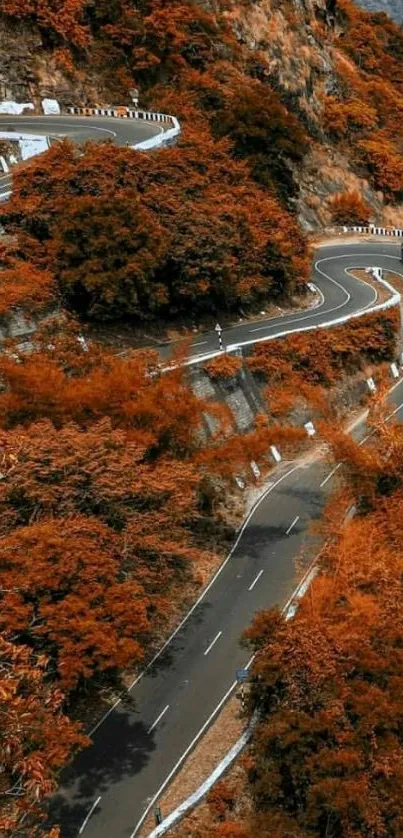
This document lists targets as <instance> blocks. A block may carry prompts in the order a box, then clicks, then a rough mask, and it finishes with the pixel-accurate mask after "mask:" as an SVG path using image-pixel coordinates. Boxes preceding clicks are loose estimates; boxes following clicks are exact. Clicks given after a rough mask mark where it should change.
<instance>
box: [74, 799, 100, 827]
mask: <svg viewBox="0 0 403 838" xmlns="http://www.w3.org/2000/svg"><path fill="white" fill-rule="evenodd" d="M100 800H101V795H99V797H97V799H96V801H95V803H93V804H92V806H91V809H90V811H89V812H88V815H87V817H86V818H85V820H83V822H82V824H81V826H80V829H79V833H78V834H79V835H81V834H82V833H83V832H84V829H85V827H86V826H87V823H88V821H89V819H90V817H91V815H92V813H93V811H94V809H96V807H97V806H98V803H99V801H100Z"/></svg>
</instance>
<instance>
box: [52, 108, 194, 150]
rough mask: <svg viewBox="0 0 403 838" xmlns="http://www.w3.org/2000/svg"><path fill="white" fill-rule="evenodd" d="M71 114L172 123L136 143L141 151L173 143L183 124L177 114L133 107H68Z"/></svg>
mask: <svg viewBox="0 0 403 838" xmlns="http://www.w3.org/2000/svg"><path fill="white" fill-rule="evenodd" d="M67 112H68V113H69V114H72V115H75V116H104V117H108V116H109V117H113V118H114V119H138V120H144V122H159V123H162V124H163V125H170V126H171V127H170V128H167V129H166V130H165V129H164V130H163V131H161V132H160V133H159V134H156V135H155V136H154V137H150V139H148V140H143V141H142V142H140V143H136V144H135V145H134V146H132V148H137V149H139V150H140V151H147V150H148V149H152V148H158V147H161V146H164V145H169V144H170V143H172V142H173V141H174V140H175V139H176V137H178V136H179V134H180V133H181V126H180V123H179V121H178V120H177V118H176V116H170V115H169V114H166V113H157V112H153V111H139V110H134V109H132V108H126V107H122V108H73V107H71V108H67Z"/></svg>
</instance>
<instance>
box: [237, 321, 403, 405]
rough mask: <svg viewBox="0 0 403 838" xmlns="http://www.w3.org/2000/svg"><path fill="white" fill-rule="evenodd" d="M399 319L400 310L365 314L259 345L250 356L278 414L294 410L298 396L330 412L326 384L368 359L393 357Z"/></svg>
mask: <svg viewBox="0 0 403 838" xmlns="http://www.w3.org/2000/svg"><path fill="white" fill-rule="evenodd" d="M398 323H399V313H398V310H397V309H389V310H388V311H385V312H382V313H381V314H375V315H365V316H364V317H360V318H359V319H357V320H356V321H352V322H350V323H346V324H345V325H340V326H337V327H334V328H332V329H318V330H316V331H314V332H307V333H306V334H296V335H290V336H289V337H286V338H281V339H279V340H275V341H270V342H267V343H260V344H257V345H256V346H255V347H253V349H252V350H251V352H250V354H249V357H248V358H247V364H248V367H249V369H250V370H251V372H253V373H254V374H255V375H257V377H258V379H260V381H261V382H262V383H264V384H265V385H266V399H267V404H268V407H269V410H270V412H271V413H272V414H273V415H274V416H277V417H279V416H282V415H286V414H287V413H289V411H290V409H291V408H292V407H293V406H295V405H296V404H297V402H298V400H302V401H305V402H308V403H309V404H311V406H314V407H316V409H318V411H319V412H326V405H327V399H326V392H325V391H326V389H328V388H330V387H334V386H336V385H337V384H338V383H339V382H340V381H341V380H342V378H343V376H344V375H346V374H347V375H351V374H354V373H356V372H358V371H360V370H364V369H365V366H366V365H367V364H368V363H382V362H383V361H387V360H393V358H394V357H395V349H396V335H397V330H398Z"/></svg>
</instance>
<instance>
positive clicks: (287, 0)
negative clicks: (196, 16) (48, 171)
mask: <svg viewBox="0 0 403 838" xmlns="http://www.w3.org/2000/svg"><path fill="white" fill-rule="evenodd" d="M83 2H84V0H83ZM153 2H155V3H156V0H149V2H148V3H145V4H144V8H147V9H148V10H149V8H151V7H152V3H153ZM182 2H183V4H184V5H183V9H185V12H183V13H179V12H177V9H178V7H179V8H181V5H180V3H179V0H178V1H177V0H175V2H174V0H170V2H168V0H167V3H166V6H167V7H169V6H170V5H172V10H173V15H172V18H173V17H174V13H177V18H176V19H175V27H179V26H180V25H181V22H182V20H181V19H180V15H181V14H183V15H184V16H185V13H186V8H188V7H189V4H188V2H187V0H182ZM119 3H120V5H121V6H122V9H124V8H125V0H117V5H119ZM346 3H347V0H197V2H196V0H194V5H192V9H197V8H199V9H200V7H201V8H202V10H203V13H204V12H206V14H208V15H210V17H211V20H212V21H213V24H212V26H211V33H210V34H209V43H210V42H211V41H214V39H215V38H216V37H217V43H218V47H217V49H215V50H214V48H213V50H212V55H213V56H214V59H213V61H212V60H211V59H210V60H209V63H207V64H205V66H204V67H203V71H202V72H200V68H199V65H198V64H197V62H195V61H194V60H193V62H192V56H190V52H191V50H190V51H189V53H187V52H186V50H185V48H183V51H182V53H181V55H180V62H181V63H179V61H178V65H177V66H178V67H181V69H180V70H179V71H178V72H177V73H176V71H175V72H174V73H172V71H170V72H171V75H169V73H167V74H166V75H165V77H164V73H163V72H162V73H161V74H160V75H159V76H156V77H155V81H154V83H153V82H152V81H151V82H150V76H149V75H148V74H147V73H148V71H147V72H144V70H143V76H142V78H141V80H140V85H141V88H142V96H143V101H146V102H147V104H148V105H149V106H150V107H151V108H152V107H153V106H154V107H157V108H158V109H166V108H171V107H172V108H175V107H178V115H180V116H181V118H182V114H181V113H180V106H181V103H182V102H183V101H185V99H186V97H188V98H189V95H190V92H191V95H192V106H193V105H194V104H195V96H194V93H193V90H194V87H195V85H196V75H197V74H199V75H198V76H197V84H200V91H201V94H200V95H201V96H202V93H203V86H202V82H203V84H205V85H206V88H208V89H209V90H214V91H215V92H217V90H218V89H220V91H221V92H222V88H221V87H220V85H221V79H220V75H219V73H220V71H219V70H217V69H215V68H216V67H219V66H220V64H223V63H224V61H225V60H226V62H227V65H228V64H229V63H230V62H231V61H232V58H228V55H229V53H226V49H225V46H224V47H223V43H224V42H223V40H222V38H221V42H220V36H221V35H222V31H221V28H220V27H221V26H222V21H223V20H224V21H225V23H226V25H227V26H228V29H229V31H230V32H231V37H232V35H235V38H236V41H237V43H238V45H239V47H240V52H241V56H242V57H241V59H240V61H239V63H238V64H237V65H236V67H235V68H234V74H235V73H236V74H237V78H238V79H240V81H242V76H241V73H242V72H243V73H244V74H245V76H246V77H247V78H248V79H249V80H250V79H251V77H252V78H257V79H259V81H260V82H263V84H264V85H266V84H267V88H266V89H267V90H268V95H269V91H270V90H274V91H276V93H278V94H279V96H280V98H281V102H282V103H283V104H284V105H285V106H286V108H287V109H288V111H289V112H290V113H292V114H293V115H296V116H297V117H298V119H299V121H300V123H301V124H302V126H303V127H304V130H305V131H306V133H307V135H308V136H309V147H310V151H309V153H308V154H307V155H306V156H305V158H304V162H303V164H301V165H298V167H297V166H296V165H295V166H294V173H295V179H296V180H298V184H299V194H298V195H297V196H296V197H293V198H291V199H290V202H291V203H292V202H293V203H294V208H295V209H296V211H297V213H298V215H299V218H300V221H301V224H302V226H303V227H304V229H306V230H314V229H315V228H317V227H319V226H322V225H326V224H329V222H330V220H331V214H330V206H331V200H332V197H333V196H334V195H335V193H340V192H343V191H346V190H349V191H352V190H353V191H358V192H359V193H360V194H361V195H362V196H363V197H364V198H365V200H366V201H367V202H368V203H369V204H370V206H371V208H372V211H373V217H374V219H377V220H379V221H384V222H388V221H390V220H391V217H392V218H393V220H394V221H396V223H397V222H399V223H400V221H403V212H402V213H400V210H399V209H396V207H393V210H388V209H387V208H386V207H385V203H384V197H383V195H382V193H381V192H380V191H377V190H376V189H375V188H374V187H373V186H372V187H371V186H370V183H369V179H367V172H368V169H366V168H365V166H362V165H357V162H356V160H354V155H353V154H352V153H351V149H348V148H346V144H345V143H343V137H340V138H336V139H334V137H333V138H331V136H330V134H329V131H328V130H327V129H326V127H325V126H324V111H325V104H324V103H325V101H326V100H328V99H329V97H334V99H335V101H336V112H337V108H338V102H339V101H340V102H341V103H342V104H343V103H344V102H348V101H349V92H348V85H349V74H350V77H351V79H352V80H357V77H358V75H359V73H360V69H357V66H356V65H355V64H354V54H353V53H351V51H350V54H349V53H348V51H347V52H346V50H345V49H344V50H343V44H344V43H345V36H346V30H345V22H343V8H344V6H345V4H346ZM361 5H363V6H366V7H367V8H374V7H382V8H386V7H388V11H390V12H397V13H398V15H400V17H403V0H388V2H386V0H361ZM84 6H85V2H84ZM156 7H158V8H161V9H162V12H161V14H162V13H164V11H165V4H157V3H156ZM108 8H109V7H108ZM121 20H122V17H120V18H119V21H121ZM122 25H125V23H124V21H123V24H122ZM136 25H137V24H136ZM169 25H171V18H168V23H167V21H165V20H164V21H163V22H162V23H161V29H160V30H159V31H157V30H156V35H155V44H157V45H158V43H160V42H161V37H162V36H161V31H162V32H163V33H165V32H166V31H167V27H168V28H169ZM10 27H11V28H10ZM110 28H111V27H110V26H109V29H110ZM40 31H41V30H40V29H37V28H35V27H34V26H32V23H24V24H23V23H22V22H21V21H20V20H18V21H14V22H13V21H10V19H9V18H1V17H0V46H1V48H2V49H1V50H0V98H2V99H6V98H12V99H17V100H18V99H19V100H20V101H21V100H26V101H28V100H29V99H30V100H31V101H34V102H35V103H38V104H39V101H40V99H41V98H42V97H44V96H50V97H54V98H56V99H58V100H59V101H60V102H61V103H62V104H67V103H74V104H79V103H81V104H86V103H103V104H109V103H111V102H112V100H113V99H115V103H116V104H117V103H118V102H117V100H118V99H119V98H120V100H121V101H120V102H119V103H121V104H123V103H124V102H125V101H128V93H127V89H128V84H127V77H128V76H127V73H126V70H124V71H123V70H122V68H121V67H120V68H119V71H118V72H117V71H116V70H115V69H114V67H113V65H111V67H112V70H111V71H109V76H108V75H107V73H105V74H104V75H102V72H101V70H100V69H99V68H100V64H99V63H98V65H97V63H96V60H92V58H91V49H93V55H94V58H95V59H96V58H97V50H98V58H99V50H100V48H101V47H100V44H101V46H102V45H103V48H104V49H105V43H104V42H103V41H97V40H96V38H97V37H99V33H98V34H97V32H95V30H94V32H93V34H92V37H93V43H92V45H91V48H90V49H89V50H88V51H87V56H86V55H85V53H81V54H80V53H78V52H77V50H76V51H74V49H72V53H71V56H72V57H73V58H74V56H75V58H74V61H75V66H74V68H73V65H72V67H71V68H70V69H69V68H68V66H67V65H66V54H65V53H66V50H64V52H63V62H64V64H63V62H61V60H60V52H61V51H60V49H57V50H55V49H50V48H49V45H48V44H45V42H44V41H43V33H42V34H40ZM136 31H137V30H135V29H134V30H133V32H129V33H128V38H129V36H130V37H131V38H132V41H133V46H132V47H131V55H133V54H134V53H137V54H139V55H140V58H141V61H142V62H143V63H144V52H146V50H145V49H143V43H146V40H145V39H146V38H147V32H146V30H145V31H144V37H143V41H142V42H141V49H139V44H138V43H137V41H136V38H137V37H138V36H137V35H136ZM195 32H196V30H195ZM220 33H221V35H220ZM182 34H183V33H182ZM157 35H158V38H157ZM169 37H170V38H171V37H172V38H174V39H175V38H176V33H175V32H174V31H173V32H172V33H171V31H169ZM181 37H182V36H181ZM193 37H194V39H195V44H196V40H197V37H198V36H197V33H196V34H194V35H193V34H192V32H191V31H190V34H189V32H188V31H187V32H185V34H184V35H183V43H186V39H187V38H188V43H189V46H190V47H192V43H191V42H192V38H193ZM177 40H178V43H179V42H180V39H179V38H178V39H177ZM150 43H151V47H150V49H151V50H152V49H154V50H155V56H154V54H153V60H154V57H155V64H154V65H153V64H152V63H151V64H150V68H151V70H150V74H151V75H152V73H153V67H154V66H160V67H162V69H164V68H163V64H164V62H165V65H166V66H167V58H166V56H167V55H168V53H169V50H170V49H171V48H172V43H171V42H170V41H169V40H167V43H166V52H165V53H164V52H162V53H161V52H158V48H156V47H155V46H154V43H153V42H152V41H150ZM10 44H12V47H10ZM180 49H182V46H180ZM114 50H115V53H114V60H115V61H116V66H118V64H119V61H121V59H122V56H123V62H122V63H124V62H126V63H127V62H128V61H129V60H130V58H129V52H128V49H126V52H122V56H120V54H119V53H118V51H117V47H116V44H115V46H114ZM78 56H79V57H78ZM80 56H81V57H80ZM189 56H190V57H189ZM216 56H218V58H216ZM176 58H177V56H175V60H176ZM214 60H216V65H214ZM341 64H343V67H344V69H343V77H341V75H340V65H341ZM97 68H98V69H97ZM189 68H190V70H189ZM131 72H132V77H131V79H130V82H131V86H133V85H134V81H136V82H137V79H136V78H135V77H136V74H137V69H136V64H135V62H134V63H133V66H132V68H131ZM214 72H215V75H214ZM226 72H227V71H226ZM119 73H120V75H119ZM189 73H191V74H192V73H193V76H192V78H191V77H190V75H189ZM186 74H188V75H186ZM227 75H228V73H227ZM212 76H214V78H213V82H214V85H215V87H214V88H212V87H211V85H212ZM112 79H113V80H114V85H115V86H114V87H113V85H112V81H111V80H112ZM116 79H118V82H116ZM346 80H347V81H346ZM359 84H361V81H359ZM125 85H126V86H125ZM129 86H130V85H129ZM346 88H347V93H346ZM263 89H265V88H263ZM161 91H162V96H161ZM220 95H221V93H220ZM226 95H227V94H226V93H225V91H224V97H225V96H226ZM351 95H352V98H353V100H354V102H355V104H356V105H357V103H358V111H359V110H360V108H361V99H360V96H359V94H357V91H356V90H352V92H351ZM370 95H371V94H370ZM370 95H369V101H370ZM180 96H182V100H181V99H180ZM175 97H176V98H175ZM367 99H368V97H367ZM381 99H382V100H385V95H384V93H382V94H381ZM390 99H391V100H394V90H393V88H392V93H391V97H390ZM198 105H199V102H197V101H196V106H198ZM387 106H388V107H392V104H391V101H389V102H388V104H387ZM347 107H348V105H347ZM393 107H394V104H393ZM200 111H203V104H202V103H201V102H200ZM182 113H183V112H182ZM402 113H403V104H402ZM207 117H208V118H209V119H210V117H211V114H210V113H207ZM203 118H204V119H205V118H206V110H205V109H204V111H203ZM366 118H367V119H370V118H371V114H370V111H368V106H367V112H366ZM218 119H219V115H218ZM357 119H358V121H359V115H358V117H357ZM193 121H194V120H193ZM399 123H400V124H401V119H400V117H399ZM377 128H378V129H379V128H381V129H382V130H383V128H384V114H381V119H380V120H378V123H377ZM355 131H356V125H355V123H354V125H353V129H352V132H353V136H355V134H354V132H355ZM395 133H396V132H393V134H395ZM378 134H379V131H378ZM357 136H358V132H357ZM358 138H359V137H358ZM372 182H374V180H372Z"/></svg>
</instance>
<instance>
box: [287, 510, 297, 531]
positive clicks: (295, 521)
mask: <svg viewBox="0 0 403 838" xmlns="http://www.w3.org/2000/svg"><path fill="white" fill-rule="evenodd" d="M297 521H299V515H297V516H296V517H295V518H294V520H293V522H292V524H290V526H289V527H288V530H287V532H286V535H289V534H290V532H291V530H292V528H293V527H295V524H296V523H297Z"/></svg>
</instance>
